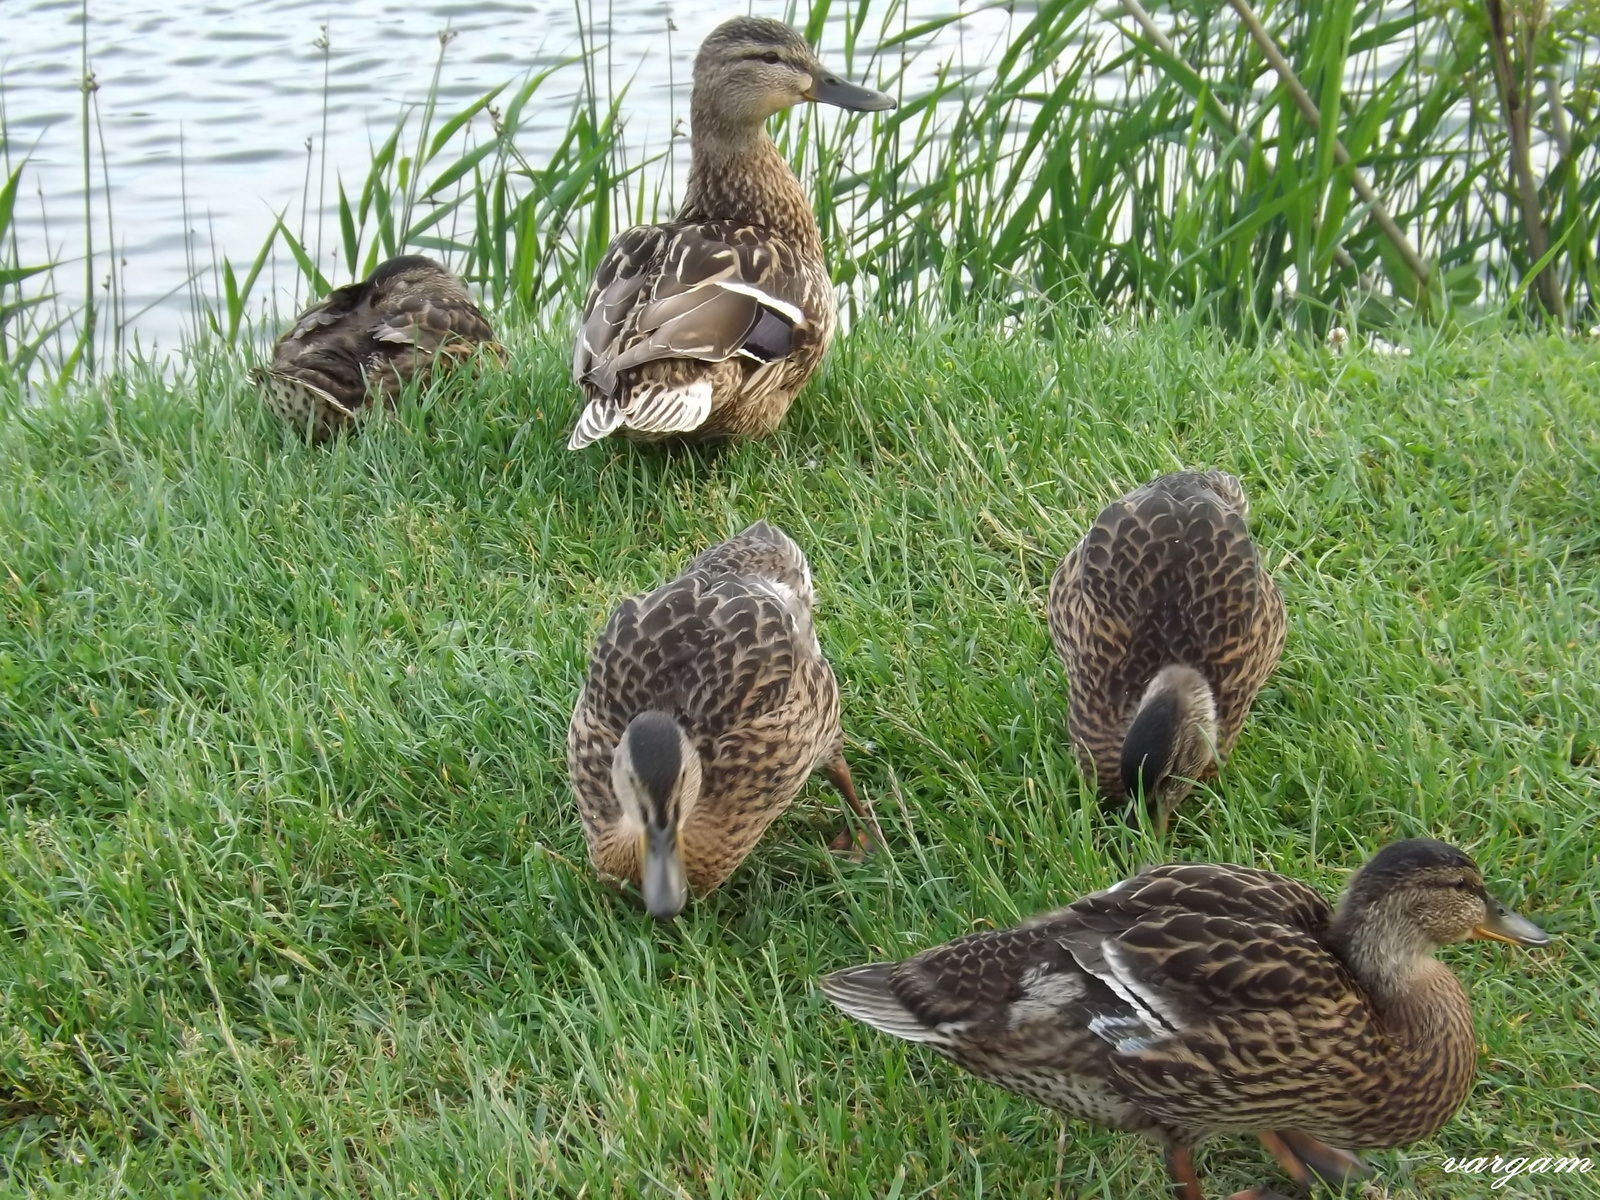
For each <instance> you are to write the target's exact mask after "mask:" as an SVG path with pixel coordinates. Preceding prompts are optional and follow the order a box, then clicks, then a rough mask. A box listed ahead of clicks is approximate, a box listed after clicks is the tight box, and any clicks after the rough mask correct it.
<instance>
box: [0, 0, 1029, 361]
mask: <svg viewBox="0 0 1600 1200" xmlns="http://www.w3.org/2000/svg"><path fill="white" fill-rule="evenodd" d="M744 7H745V6H744V5H743V4H735V5H733V6H730V7H719V6H715V5H682V4H679V5H671V4H664V3H660V2H659V0H624V2H623V3H620V4H616V5H613V6H611V7H610V8H609V9H608V8H606V7H598V8H596V7H591V6H589V5H588V4H587V0H585V4H584V7H583V8H582V10H581V21H580V10H579V9H578V8H576V7H574V5H573V4H572V3H570V2H567V3H563V2H560V0H531V2H524V3H518V4H514V3H507V2H506V0H470V2H468V0H454V2H452V0H343V2H342V3H341V4H339V5H336V6H335V5H329V4H328V3H327V0H316V2H312V0H249V2H248V3H246V2H243V0H233V2H229V3H220V2H212V3H204V2H202V3H187V4H176V3H155V2H150V0H91V2H90V3H89V5H88V24H87V39H86V41H87V52H88V68H89V71H90V72H91V73H92V77H93V79H94V81H95V83H96V84H98V90H96V91H95V92H93V94H92V103H93V104H94V105H95V106H97V107H98V116H99V129H98V130H95V127H94V124H93V120H92V118H91V130H92V131H93V133H94V142H93V145H92V154H91V158H92V163H93V172H92V189H93V194H94V225H93V229H94V238H95V249H96V253H97V255H99V256H100V261H99V262H98V263H97V265H96V271H95V275H96V279H97V281H100V285H101V286H103V281H104V279H105V275H106V265H107V263H106V260H105V258H104V253H105V248H106V245H107V225H106V211H105V201H106V196H105V187H106V179H103V178H102V166H101V155H102V140H103V152H104V160H105V161H104V171H105V176H106V177H107V178H108V179H109V184H110V195H111V218H112V223H113V226H114V230H115V236H116V248H117V252H118V254H119V256H120V258H121V259H122V260H123V261H124V262H125V264H126V266H125V267H124V270H123V281H124V282H123V292H124V295H125V297H126V313H127V315H128V317H129V318H130V321H129V324H130V325H131V326H132V328H133V329H135V330H137V332H138V334H139V336H140V338H141V339H142V340H143V342H144V344H145V345H147V346H148V345H149V344H150V343H151V342H152V341H154V342H157V343H159V344H161V345H164V346H171V345H173V344H174V343H175V342H176V340H177V338H178V336H179V334H180V332H181V331H182V329H183V328H184V327H185V324H186V322H188V321H189V320H190V319H191V318H190V315H189V313H190V308H189V305H190V301H191V294H192V293H191V288H190V287H189V286H188V283H189V280H190V278H191V277H196V278H197V279H198V281H199V282H198V286H199V287H201V288H202V289H204V291H205V292H206V293H207V294H214V293H215V292H216V291H217V287H216V284H215V280H214V277H213V276H212V275H211V271H212V264H213V260H214V257H216V258H219V257H220V255H221V254H223V253H226V254H228V255H229V256H230V257H231V258H232V259H233V260H234V261H235V263H238V262H239V261H240V260H241V259H243V260H246V261H248V260H249V259H250V258H252V257H253V255H254V253H255V251H256V250H257V249H258V248H259V247H260V245H261V244H262V242H263V241H264V240H265V238H266V236H267V234H268V233H269V231H270V230H271V228H272V225H273V220H274V215H275V214H276V213H277V212H279V211H280V210H283V211H286V213H287V216H286V220H287V222H288V224H289V226H290V228H292V229H298V228H300V227H301V211H302V207H305V208H307V209H308V210H309V216H308V218H307V219H306V222H305V228H306V229H307V231H308V236H309V237H310V238H311V240H312V241H313V242H314V241H315V236H316V226H317V221H316V208H317V196H318V192H319V187H320V186H321V185H320V181H319V178H318V173H319V169H320V165H321V161H322V154H321V150H322V149H323V145H324V136H323V128H322V126H323V120H324V112H326V121H327V132H326V160H327V181H326V195H327V196H328V197H329V198H330V199H329V206H331V204H332V202H333V198H334V197H336V195H337V193H336V189H335V181H336V179H337V178H338V176H339V175H341V174H342V175H343V177H344V178H345V179H346V180H347V181H354V183H355V184H357V185H359V182H360V180H361V179H362V178H364V176H365V173H366V167H367V162H368V158H369V148H370V147H371V146H372V145H375V144H377V143H381V142H382V140H383V139H384V138H385V137H387V136H388V133H389V132H390V130H391V129H392V128H393V124H394V121H395V118H396V117H397V115H398V114H399V112H400V109H401V106H402V105H404V104H407V103H416V102H418V101H420V100H421V99H422V98H423V97H424V96H425V94H426V92H427V89H428V84H429V81H430V79H431V78H432V74H433V70H434V63H435V60H436V58H437V57H438V54H439V49H440V40H439V33H440V31H441V30H443V29H446V28H448V29H450V30H452V31H454V33H455V37H454V39H453V40H452V41H451V42H450V44H449V45H448V46H447V47H446V49H445V53H444V67H443V72H442V76H441V85H440V97H441V100H440V103H441V108H442V110H443V111H445V112H447V113H448V112H452V111H454V110H456V109H459V108H461V107H464V106H465V105H466V104H467V103H469V102H470V101H471V100H472V99H474V98H476V97H477V96H479V95H481V94H482V93H483V92H484V91H486V90H488V89H489V88H490V87H493V86H494V85H496V84H499V83H503V82H506V81H508V80H520V79H521V78H522V77H523V76H524V74H526V73H527V72H528V71H529V70H530V69H539V68H542V67H547V66H552V65H554V64H556V63H558V62H559V61H561V60H562V59H564V58H567V57H570V56H572V55H575V54H577V53H578V52H579V51H580V49H581V47H582V44H583V43H582V41H581V37H580V35H581V34H583V33H584V31H586V30H589V29H597V30H599V31H600V34H601V37H602V39H605V34H606V31H607V30H609V34H610V36H609V40H608V44H607V48H606V49H605V50H602V52H601V54H600V56H599V62H600V64H601V70H602V71H605V70H606V69H607V60H608V59H609V70H610V73H611V78H612V81H613V83H614V85H615V86H617V87H619V88H620V87H621V85H622V84H624V83H626V82H628V81H629V80H631V81H632V82H631V84H630V86H629V90H628V94H627V104H626V105H625V112H626V113H627V117H628V140H629V142H630V143H631V144H632V145H635V146H639V147H645V148H659V147H660V145H661V144H663V143H664V142H665V141H666V140H667V139H668V138H669V137H670V131H671V128H672V121H673V118H674V117H682V116H686V114H687V112H688V79H689V66H690V63H691V61H692V59H693V55H694V51H695V48H696V47H697V45H698V44H699V41H700V39H701V38H702V37H703V36H704V35H705V34H706V33H707V32H709V31H710V30H711V28H712V27H713V26H715V25H716V24H717V23H718V22H719V21H721V20H723V19H725V18H726V17H729V16H733V15H737V14H738V13H739V12H740V11H743V9H744ZM957 7H958V5H957V3H956V2H955V0H944V2H942V3H940V2H938V0H933V2H930V0H914V2H913V3H912V4H911V5H910V9H909V15H910V19H911V20H913V21H915V20H918V19H921V18H925V17H927V16H930V15H932V14H933V13H935V12H948V11H953V10H955V9H956V8H957ZM967 7H977V6H976V5H974V4H971V3H969V4H968V5H967ZM749 10H750V11H753V12H756V13H758V14H762V15H770V16H779V17H781V16H784V15H785V11H786V6H785V5H784V4H782V3H776V2H773V0H756V2H755V3H752V4H750V5H749ZM83 11H84V9H83V4H82V3H81V0H5V4H4V18H5V35H4V40H3V41H0V72H3V84H4V93H3V99H4V105H5V121H6V126H7V130H8V133H9V139H8V144H7V150H8V153H9V155H10V158H11V162H12V164H13V165H15V163H16V162H17V161H18V160H19V159H20V158H21V157H24V156H26V157H27V158H28V159H29V166H28V169H27V171H26V172H25V174H24V178H23V188H22V194H21V195H20V196H19V198H18V214H17V216H18V225H19V232H20V237H21V252H22V258H23V261H24V262H39V261H42V260H43V259H44V257H45V255H46V254H47V253H49V254H51V255H53V256H54V257H55V258H56V259H57V260H58V261H61V262H63V263H64V265H63V267H62V268H61V270H60V271H59V272H58V274H57V278H56V281H55V289H56V290H58V291H59V292H61V293H62V295H63V296H65V297H67V298H69V299H71V300H73V302H74V303H76V302H77V300H78V299H80V298H81V296H82V293H83V288H84V261H83V257H82V256H83V242H84V239H83V226H84V202H83V146H82V137H83V124H82V118H81V114H80V107H79V106H80V103H81V100H82V94H81V92H80V86H79V85H80V80H81V79H82V78H83V76H84V69H83V57H82V56H83V52H84V42H85V38H84V30H85V25H84V19H83ZM838 11H839V13H840V14H841V15H842V14H843V13H844V12H845V11H846V10H845V8H844V6H843V5H842V4H841V5H839V6H838ZM669 21H670V23H671V25H675V26H676V31H675V32H674V31H672V30H671V29H669ZM1007 21H1008V18H1007V17H1006V15H1005V14H1004V13H1003V12H1000V11H998V10H991V11H989V12H986V13H983V14H981V15H980V16H979V18H978V19H976V20H968V21H966V22H963V23H962V25H961V26H959V27H956V28H954V29H952V30H947V31H946V32H945V33H943V34H941V35H940V37H941V38H942V39H943V40H944V41H946V42H948V43H949V46H948V53H945V49H946V48H945V47H944V46H935V47H934V49H933V52H932V53H931V54H929V55H926V56H925V57H924V59H923V60H922V61H924V62H925V63H927V65H928V70H929V71H930V72H931V71H932V69H933V64H934V63H935V62H936V61H937V60H938V59H940V58H945V57H949V56H951V55H957V54H959V55H963V56H966V57H968V58H969V59H970V58H971V57H973V56H982V55H983V54H985V53H987V52H990V51H992V49H993V47H994V46H995V45H996V44H997V43H998V41H999V40H1000V39H1003V38H1004V36H1005V30H1006V24H1007ZM324 25H326V26H327V38H328V45H329V49H328V52H327V55H326V67H327V74H328V78H327V83H326V105H324V94H325V93H324V79H323V73H324V65H325V63H324V60H325V56H324V52H323V50H322V49H321V48H320V47H319V45H318V40H319V37H320V34H321V29H322V27H323V26H324ZM875 25H876V21H875V19H873V20H870V21H869V22H868V26H869V28H873V27H875ZM585 36H586V35H585ZM842 39H843V27H842V25H841V24H840V23H839V22H837V21H836V22H834V23H833V24H832V25H831V26H830V28H829V31H828V35H827V36H825V38H824V43H823V49H824V52H825V53H824V57H825V58H826V57H828V54H827V52H828V51H830V50H831V51H833V52H834V54H835V56H837V52H838V47H839V45H840V44H841V43H842ZM840 65H841V66H842V63H841V64H840ZM580 82H581V75H580V72H579V68H577V67H568V68H564V69H563V72H562V73H561V74H559V75H558V76H557V77H556V80H555V81H554V83H553V84H552V85H551V86H550V87H549V88H548V89H547V90H541V91H540V93H539V97H540V98H541V99H540V100H536V103H538V104H541V107H540V108H539V110H538V111H536V112H533V113H531V114H530V115H529V117H528V118H526V119H525V120H524V123H523V129H522V132H521V134H520V135H519V138H518V145H519V147H520V148H521V149H522V151H523V153H524V154H526V155H527V156H528V157H529V158H530V159H532V160H533V161H536V162H537V161H538V160H539V159H540V157H541V156H542V154H543V153H544V152H545V151H546V150H547V149H548V147H549V146H550V144H551V142H552V139H554V138H556V137H557V136H558V135H559V134H560V133H561V132H562V131H564V130H565V129H566V127H567V122H568V117H569V115H570V111H569V107H568V103H569V102H570V100H571V98H572V97H573V95H574V94H575V93H576V92H577V90H578V87H579V84H580ZM908 86H912V85H910V84H908ZM479 119H480V120H484V119H485V118H479ZM682 157H683V156H679V159H680V165H681V159H682ZM186 214H187V216H186ZM322 236H323V240H324V248H325V250H331V246H332V243H333V242H334V241H335V240H336V239H337V237H338V233H337V222H336V221H333V220H329V221H325V222H324V226H323V234H322ZM328 258H329V255H327V254H325V255H324V260H325V261H327V259H328ZM280 268H281V269H280V270H279V275H280V277H281V278H282V279H284V280H288V278H289V276H290V275H291V274H292V267H291V266H290V264H288V263H287V260H284V261H283V262H282V263H281V264H280ZM282 295H283V297H284V299H283V303H284V305H285V306H287V305H288V304H289V303H291V302H292V295H291V294H290V293H288V292H283V293H282Z"/></svg>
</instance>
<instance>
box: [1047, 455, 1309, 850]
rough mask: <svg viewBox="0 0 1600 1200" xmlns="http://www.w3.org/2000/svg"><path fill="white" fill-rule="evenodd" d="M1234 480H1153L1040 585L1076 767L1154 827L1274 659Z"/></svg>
mask: <svg viewBox="0 0 1600 1200" xmlns="http://www.w3.org/2000/svg"><path fill="white" fill-rule="evenodd" d="M1249 512H1250V504H1249V502H1248V501H1247V500H1246V499H1245V496H1244V489H1243V488H1242V487H1240V485H1239V481H1238V480H1237V479H1235V478H1234V477H1233V476H1232V475H1227V474H1224V473H1223V472H1221V471H1206V472H1203V473H1202V472H1193V471H1185V472H1182V473H1180V474H1176V475H1163V476H1161V477H1160V478H1158V479H1154V480H1152V481H1151V482H1149V483H1147V484H1145V485H1144V486H1143V487H1141V488H1137V489H1135V490H1134V491H1132V492H1129V493H1128V494H1127V495H1126V496H1124V497H1123V498H1122V499H1120V500H1118V501H1116V502H1115V503H1113V504H1111V505H1109V506H1108V507H1107V508H1106V510H1105V511H1104V512H1102V513H1101V514H1100V516H1099V517H1098V518H1097V519H1096V521H1095V523H1094V525H1093V526H1092V527H1091V528H1090V529H1089V532H1088V533H1086V534H1084V536H1083V540H1082V541H1080V542H1079V543H1078V545H1077V547H1076V548H1075V549H1074V550H1073V551H1072V553H1071V554H1069V555H1067V557H1066V558H1065V559H1064V560H1063V561H1062V563H1061V566H1060V567H1059V568H1057V570H1056V574H1055V578H1054V579H1052V580H1051V581H1050V636H1051V639H1052V640H1053V641H1054V642H1055V645H1056V650H1057V652H1058V653H1059V654H1060V655H1061V659H1062V661H1063V662H1064V663H1065V664H1066V668H1067V677H1068V681H1069V683H1070V685H1071V692H1072V699H1071V713H1070V721H1071V731H1072V739H1073V742H1074V743H1075V744H1076V746H1077V748H1078V756H1079V759H1080V761H1081V762H1082V763H1083V769H1084V770H1085V771H1086V772H1087V771H1093V772H1094V775H1095V779H1096V781H1097V782H1098V785H1099V788H1100V790H1101V792H1102V793H1103V794H1105V795H1107V796H1109V797H1111V798H1112V799H1121V798H1122V797H1124V796H1127V797H1132V798H1138V797H1139V796H1141V795H1142V796H1143V797H1144V799H1145V800H1146V801H1147V802H1148V803H1150V804H1151V806H1152V808H1153V809H1154V810H1155V814H1156V819H1157V824H1158V826H1159V828H1160V829H1161V830H1163V831H1164V830H1165V829H1166V823H1167V818H1168V816H1169V814H1170V813H1171V812H1172V810H1173V808H1175V807H1176V806H1177V804H1178V803H1179V802H1180V801H1181V800H1182V799H1183V798H1184V797H1185V796H1186V795H1188V793H1189V789H1190V788H1191V787H1192V786H1193V784H1194V781H1196V780H1199V779H1205V778H1208V777H1210V776H1212V775H1214V774H1215V773H1216V771H1217V767H1218V765H1219V764H1220V763H1222V762H1225V761H1226V760H1227V757H1228V753H1229V752H1230V751H1231V750H1232V749H1233V744H1234V743H1235V742H1236V741H1238V739H1239V730H1240V728H1241V727H1242V726H1243V725H1244V719H1245V716H1246V715H1247V714H1248V713H1249V711H1250V705H1251V703H1252V702H1253V701H1254V700H1255V698H1256V693H1257V692H1258V691H1260V690H1261V685H1262V684H1263V683H1265V682H1266V679H1267V676H1268V675H1271V674H1272V671H1273V668H1274V667H1276V666H1277V665H1278V655H1279V654H1281V653H1282V651H1283V635H1284V610H1283V597H1282V596H1281V595H1279V593H1278V587H1277V585H1276V584H1275V583H1273V581H1272V576H1270V575H1269V574H1267V569H1266V567H1264V566H1263V565H1262V564H1261V560H1260V559H1259V557H1258V556H1257V555H1256V548H1255V544H1254V543H1253V542H1251V540H1250V531H1249V529H1248V528H1247V527H1246V525H1245V518H1246V517H1247V516H1248V515H1249Z"/></svg>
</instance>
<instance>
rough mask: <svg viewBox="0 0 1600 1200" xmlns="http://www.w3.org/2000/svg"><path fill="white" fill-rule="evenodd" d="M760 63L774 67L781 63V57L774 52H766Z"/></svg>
mask: <svg viewBox="0 0 1600 1200" xmlns="http://www.w3.org/2000/svg"><path fill="white" fill-rule="evenodd" d="M761 61H762V62H764V63H766V64H767V65H768V66H770V67H775V66H777V65H778V64H779V63H781V62H782V61H783V55H781V54H779V53H778V52H777V51H776V50H768V51H767V52H766V53H765V54H763V55H762V56H761Z"/></svg>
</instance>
